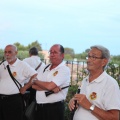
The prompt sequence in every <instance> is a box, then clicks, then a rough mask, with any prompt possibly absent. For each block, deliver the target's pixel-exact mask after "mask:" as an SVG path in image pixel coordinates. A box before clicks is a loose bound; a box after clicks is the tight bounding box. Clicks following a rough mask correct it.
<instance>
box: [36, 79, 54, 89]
mask: <svg viewBox="0 0 120 120" xmlns="http://www.w3.org/2000/svg"><path fill="white" fill-rule="evenodd" d="M34 85H37V86H39V87H40V88H42V89H43V90H53V89H54V88H55V87H56V85H55V83H53V82H43V81H39V80H35V81H34Z"/></svg>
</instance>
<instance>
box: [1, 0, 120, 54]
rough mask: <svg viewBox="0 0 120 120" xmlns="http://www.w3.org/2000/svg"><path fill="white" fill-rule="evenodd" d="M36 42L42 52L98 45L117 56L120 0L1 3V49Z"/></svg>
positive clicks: (119, 50) (119, 51) (5, 0)
mask: <svg viewBox="0 0 120 120" xmlns="http://www.w3.org/2000/svg"><path fill="white" fill-rule="evenodd" d="M35 40H38V42H39V43H41V45H42V48H43V49H44V50H49V48H50V47H51V46H52V45H53V44H56V43H59V44H62V45H63V46H64V47H70V48H72V49H74V51H75V53H82V52H84V51H85V50H86V49H88V48H89V47H90V46H91V45H96V44H99V45H104V46H105V47H107V48H108V49H109V50H110V52H111V55H120V0H1V1H0V48H2V49H3V48H4V47H5V46H6V45H7V44H13V43H15V42H19V43H21V44H22V45H25V46H27V45H28V44H30V43H32V42H34V41H35Z"/></svg>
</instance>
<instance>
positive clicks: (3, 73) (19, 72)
mask: <svg viewBox="0 0 120 120" xmlns="http://www.w3.org/2000/svg"><path fill="white" fill-rule="evenodd" d="M7 65H8V62H7V61H5V62H4V64H1V65H0V94H5V95H10V94H16V93H19V90H18V88H17V86H16V85H15V83H14V82H13V80H12V79H11V77H10V75H9V72H8V70H7V67H6V66H7ZM9 67H10V70H11V73H12V74H13V76H14V78H15V79H16V80H18V81H19V83H20V84H21V85H22V86H23V85H24V83H25V80H26V79H28V78H30V77H31V76H33V75H34V74H36V73H37V71H35V70H34V69H33V68H32V67H30V66H29V65H28V64H27V63H25V62H23V61H21V60H19V59H17V60H16V61H15V63H14V64H12V65H9Z"/></svg>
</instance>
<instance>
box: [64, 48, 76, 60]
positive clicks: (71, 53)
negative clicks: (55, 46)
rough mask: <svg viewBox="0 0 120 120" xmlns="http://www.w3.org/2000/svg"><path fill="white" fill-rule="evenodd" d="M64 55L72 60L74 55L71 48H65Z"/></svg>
mask: <svg viewBox="0 0 120 120" xmlns="http://www.w3.org/2000/svg"><path fill="white" fill-rule="evenodd" d="M65 55H66V56H71V58H72V59H74V56H75V53H74V50H73V49H72V48H65Z"/></svg>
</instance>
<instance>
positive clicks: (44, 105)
mask: <svg viewBox="0 0 120 120" xmlns="http://www.w3.org/2000/svg"><path fill="white" fill-rule="evenodd" d="M61 103H64V100H62V101H59V102H54V103H43V104H38V103H37V107H48V106H56V105H61Z"/></svg>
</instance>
